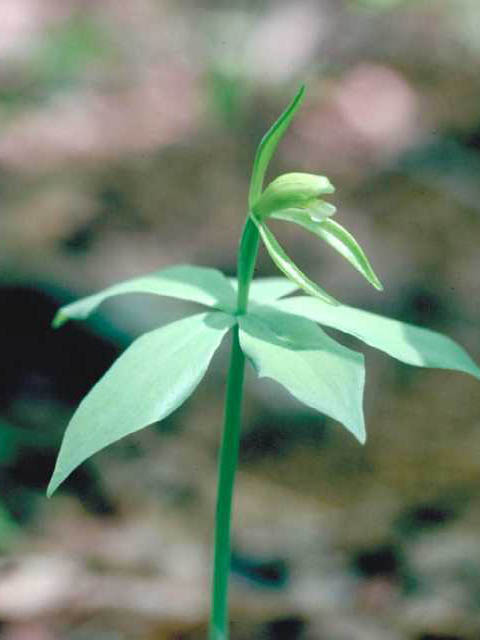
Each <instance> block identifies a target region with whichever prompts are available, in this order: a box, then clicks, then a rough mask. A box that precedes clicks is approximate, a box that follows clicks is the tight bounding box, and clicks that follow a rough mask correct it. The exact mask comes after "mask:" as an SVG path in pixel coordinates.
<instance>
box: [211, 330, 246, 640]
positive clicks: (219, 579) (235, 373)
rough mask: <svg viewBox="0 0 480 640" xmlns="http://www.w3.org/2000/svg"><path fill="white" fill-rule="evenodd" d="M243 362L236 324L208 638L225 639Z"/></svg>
mask: <svg viewBox="0 0 480 640" xmlns="http://www.w3.org/2000/svg"><path fill="white" fill-rule="evenodd" d="M244 365H245V356H244V355H243V351H242V349H241V347H240V341H239V338H238V325H236V326H235V327H234V330H233V339H232V351H231V356H230V369H229V372H228V380H227V395H226V400H225V418H224V427H223V436H222V446H221V449H220V461H219V467H218V495H217V513H216V519H215V554H214V568H213V585H212V611H211V616H210V640H227V638H228V577H229V573H230V555H231V552H230V523H231V516H232V497H233V487H234V483H235V472H236V470H237V460H238V447H239V441H240V428H241V416H242V392H243V379H244V371H245V366H244Z"/></svg>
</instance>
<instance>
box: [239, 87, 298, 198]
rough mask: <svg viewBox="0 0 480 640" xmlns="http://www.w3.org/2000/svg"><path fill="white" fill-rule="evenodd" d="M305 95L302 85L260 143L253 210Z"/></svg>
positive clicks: (252, 186) (252, 189) (252, 187)
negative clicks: (278, 147) (272, 161)
mask: <svg viewBox="0 0 480 640" xmlns="http://www.w3.org/2000/svg"><path fill="white" fill-rule="evenodd" d="M304 95H305V87H304V86H302V87H300V90H299V91H298V93H297V95H296V96H295V97H294V99H293V100H292V102H291V103H290V104H289V106H288V107H287V108H286V109H285V111H284V112H283V113H282V115H281V116H280V117H279V118H278V120H277V121H276V122H275V123H274V124H273V125H272V127H270V129H269V130H268V131H267V133H266V134H265V135H264V136H263V138H262V139H261V141H260V144H259V145H258V149H257V153H256V155H255V160H254V162H253V170H252V179H251V181H250V191H249V194H248V206H249V208H250V210H252V208H253V205H254V204H255V202H256V201H257V199H258V198H259V197H260V195H261V193H262V187H263V180H264V178H265V173H266V172H267V169H268V165H269V164H270V160H271V159H272V156H273V154H274V152H275V149H276V148H277V145H278V143H279V142H280V140H281V139H282V137H283V135H284V133H285V131H286V130H287V129H288V127H289V125H290V122H291V121H292V118H293V116H294V115H295V113H296V112H297V109H298V108H299V107H300V105H301V104H302V102H303V98H304Z"/></svg>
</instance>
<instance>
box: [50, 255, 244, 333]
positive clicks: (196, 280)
mask: <svg viewBox="0 0 480 640" xmlns="http://www.w3.org/2000/svg"><path fill="white" fill-rule="evenodd" d="M126 293H150V294H154V295H158V296H168V297H172V298H179V299H180V300H189V301H191V302H198V303H200V304H204V305H206V306H209V307H215V308H218V309H221V310H222V311H226V312H227V313H229V312H233V311H234V310H235V305H236V297H235V291H234V289H233V287H232V285H231V284H230V282H229V281H228V278H226V277H225V276H224V275H223V273H221V271H217V270H216V269H210V268H207V267H195V266H192V265H178V266H175V267H169V268H167V269H163V270H161V271H157V272H155V273H151V274H148V275H145V276H141V277H139V278H133V279H132V280H127V281H126V282H120V283H119V284H115V285H113V286H112V287H108V289H104V290H103V291H100V292H99V293H96V294H94V295H91V296H88V297H86V298H82V299H81V300H77V301H76V302H73V303H72V304H68V305H66V306H65V307H62V308H61V309H60V310H59V311H58V312H57V314H56V316H55V318H54V320H53V326H54V327H55V328H58V327H60V326H61V325H63V324H64V323H65V322H67V321H68V320H71V319H75V320H81V319H84V318H86V317H87V316H89V315H90V314H91V313H92V311H94V310H95V309H96V308H97V307H98V306H99V305H100V304H101V303H102V302H103V301H104V300H107V299H108V298H111V297H112V296H118V295H123V294H126Z"/></svg>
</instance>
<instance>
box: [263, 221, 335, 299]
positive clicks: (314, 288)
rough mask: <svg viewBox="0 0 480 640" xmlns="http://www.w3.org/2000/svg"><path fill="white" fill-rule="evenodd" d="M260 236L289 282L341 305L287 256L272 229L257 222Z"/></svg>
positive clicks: (317, 296) (313, 294)
mask: <svg viewBox="0 0 480 640" xmlns="http://www.w3.org/2000/svg"><path fill="white" fill-rule="evenodd" d="M256 224H257V227H258V230H259V232H260V236H261V238H262V240H263V243H264V245H265V247H266V249H267V251H268V253H269V254H270V257H271V258H272V260H273V262H274V263H275V264H276V265H277V267H278V268H279V269H280V271H281V272H282V273H284V274H285V275H286V276H287V278H288V279H289V280H291V281H292V282H293V283H294V284H296V285H297V287H299V288H300V289H303V291H305V292H306V293H308V294H309V295H311V296H314V297H316V298H320V299H321V300H324V301H325V302H327V303H328V304H333V305H336V304H339V303H338V302H337V301H336V300H335V298H332V296H331V295H330V294H328V293H327V292H326V291H324V290H323V289H321V288H320V287H319V286H318V285H317V284H315V282H312V280H310V279H309V278H307V276H306V275H305V274H304V273H303V272H302V271H301V270H300V269H299V268H298V267H297V265H296V264H295V263H294V262H293V261H292V260H291V258H289V257H288V256H287V254H286V253H285V251H284V250H283V249H282V247H281V246H280V245H279V243H278V241H277V239H276V238H275V236H274V235H273V233H272V232H271V231H270V229H269V228H268V227H267V226H266V225H264V224H261V223H258V222H256Z"/></svg>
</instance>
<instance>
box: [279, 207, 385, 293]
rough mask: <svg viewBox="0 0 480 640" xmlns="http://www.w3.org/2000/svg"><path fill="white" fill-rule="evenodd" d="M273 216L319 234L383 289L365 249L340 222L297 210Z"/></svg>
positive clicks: (376, 286)
mask: <svg viewBox="0 0 480 640" xmlns="http://www.w3.org/2000/svg"><path fill="white" fill-rule="evenodd" d="M271 217H272V218H277V219H278V220H286V221H288V222H294V223H295V224H298V225H299V226H301V227H303V228H304V229H306V230H307V231H310V232H311V233H314V234H315V235H317V236H319V237H320V238H322V240H325V242H327V243H328V244H329V245H330V246H331V247H333V248H334V249H335V250H336V251H338V252H339V253H340V254H341V255H342V256H343V257H344V258H346V259H347V260H348V262H350V264H351V265H352V266H353V267H355V269H357V271H359V272H360V273H361V274H362V276H364V277H365V278H366V279H367V280H368V282H370V284H371V285H372V286H374V287H375V289H378V290H379V291H383V285H382V283H381V282H380V280H379V278H378V277H377V275H376V274H375V272H374V270H373V268H372V266H371V264H370V262H369V261H368V258H367V256H366V255H365V253H364V251H363V249H362V248H361V247H360V245H359V244H358V242H357V241H356V240H355V238H354V237H353V236H352V234H351V233H349V232H348V231H347V230H346V229H344V228H343V227H342V226H341V225H340V224H338V222H335V221H334V220H330V219H328V220H327V219H326V220H321V221H316V220H312V219H309V218H307V217H306V216H305V215H302V214H299V213H298V212H296V211H279V212H278V213H274V214H273V215H272V216H271Z"/></svg>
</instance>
